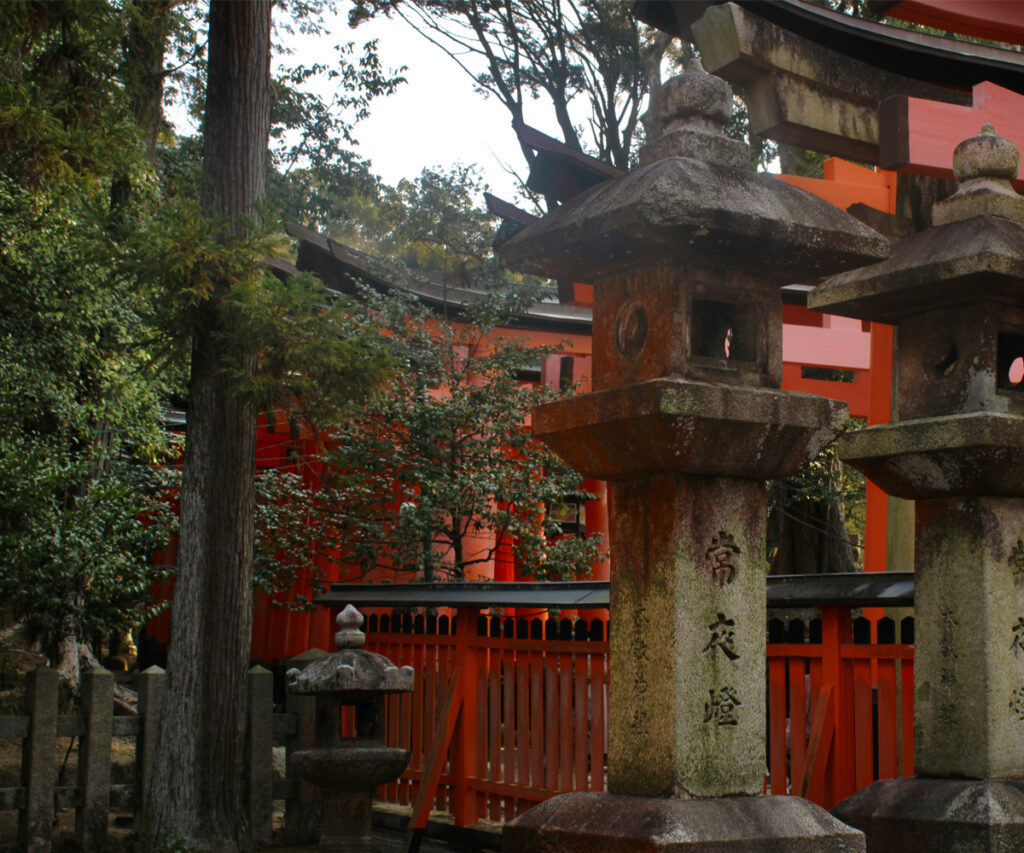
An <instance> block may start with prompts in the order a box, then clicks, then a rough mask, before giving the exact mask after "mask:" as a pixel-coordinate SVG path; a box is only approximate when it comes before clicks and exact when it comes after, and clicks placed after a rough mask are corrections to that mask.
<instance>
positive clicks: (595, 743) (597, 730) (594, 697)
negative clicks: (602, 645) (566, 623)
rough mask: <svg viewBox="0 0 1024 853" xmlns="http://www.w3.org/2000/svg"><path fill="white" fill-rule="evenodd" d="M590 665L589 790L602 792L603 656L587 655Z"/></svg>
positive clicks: (605, 717)
mask: <svg viewBox="0 0 1024 853" xmlns="http://www.w3.org/2000/svg"><path fill="white" fill-rule="evenodd" d="M588 661H589V664H590V790H591V791H603V790H604V789H605V779H604V752H605V747H604V728H605V720H606V719H607V713H606V711H607V709H606V707H605V705H606V702H607V698H606V695H605V689H604V685H605V681H604V665H605V656H604V655H588Z"/></svg>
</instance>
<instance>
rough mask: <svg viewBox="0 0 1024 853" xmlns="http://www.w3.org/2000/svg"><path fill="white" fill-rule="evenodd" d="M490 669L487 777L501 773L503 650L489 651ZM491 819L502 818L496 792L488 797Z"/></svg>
mask: <svg viewBox="0 0 1024 853" xmlns="http://www.w3.org/2000/svg"><path fill="white" fill-rule="evenodd" d="M487 655H488V665H489V667H490V671H489V672H488V675H487V701H488V702H489V703H490V705H489V707H488V709H487V771H488V772H487V778H489V779H493V778H495V777H498V776H500V775H501V652H500V651H490V650H488V651H487ZM487 813H488V816H489V817H490V818H491V820H501V800H500V799H498V797H497V796H496V795H494V794H492V795H491V796H489V797H488V799H487Z"/></svg>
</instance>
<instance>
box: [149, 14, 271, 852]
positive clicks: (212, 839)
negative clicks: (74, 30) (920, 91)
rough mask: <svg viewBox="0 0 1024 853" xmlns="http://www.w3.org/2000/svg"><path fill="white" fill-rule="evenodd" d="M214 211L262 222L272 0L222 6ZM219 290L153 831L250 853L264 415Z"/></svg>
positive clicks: (200, 357)
mask: <svg viewBox="0 0 1024 853" xmlns="http://www.w3.org/2000/svg"><path fill="white" fill-rule="evenodd" d="M208 68H209V70H208V77H207V96H206V123H205V134H206V135H205V142H204V150H203V157H204V160H203V213H204V215H206V216H207V217H211V218H223V220H224V221H225V222H227V223H228V224H229V228H230V229H233V230H234V232H235V233H240V232H241V231H242V230H243V229H244V227H245V222H246V221H255V219H256V213H257V204H258V202H259V201H260V199H261V198H262V196H263V192H264V186H265V167H266V149H267V138H268V133H269V74H270V0H248V2H230V1H229V0H214V2H212V3H211V5H210V29H209V66H208ZM230 286H231V285H230V282H219V283H218V284H217V286H216V289H215V293H214V295H213V296H212V297H211V299H210V300H209V301H208V302H207V303H206V304H205V305H204V306H203V307H202V308H201V310H200V318H199V321H198V323H197V326H196V328H195V331H194V333H193V346H192V373H191V380H190V388H189V408H188V427H187V432H186V445H185V465H184V474H183V480H182V489H181V533H180V538H179V546H178V574H177V579H176V581H175V589H174V602H173V615H172V625H171V642H170V650H169V654H168V662H167V665H168V685H167V694H166V697H165V700H164V711H163V718H162V720H161V734H160V746H159V749H158V756H157V764H156V771H155V779H154V785H153V789H152V797H151V800H150V803H149V811H148V825H147V827H146V829H147V831H148V832H149V833H150V834H151V835H152V836H153V837H154V838H156V839H158V840H167V839H171V838H175V837H184V838H187V839H188V840H189V841H190V843H191V845H192V847H193V849H199V850H215V851H238V850H247V849H250V848H251V843H250V840H249V836H250V833H249V827H248V826H247V822H246V817H245V813H246V809H245V808H244V802H245V774H244V773H243V764H242V761H243V755H244V746H245V743H244V740H245V720H246V713H245V711H246V708H245V692H244V684H245V674H246V670H247V667H248V661H249V643H250V635H251V632H252V589H251V585H252V542H253V473H254V453H255V443H256V417H255V416H256V412H255V411H254V408H253V407H252V405H251V404H250V403H249V402H247V401H246V399H245V398H244V397H243V396H240V395H239V394H238V393H237V391H238V380H237V379H235V378H233V377H232V376H231V374H229V373H228V372H227V371H226V370H225V365H226V362H227V361H228V360H229V359H233V361H234V364H235V365H236V366H238V365H241V366H242V369H243V373H251V372H252V370H253V369H254V366H255V355H254V353H252V352H239V351H237V349H233V347H235V346H236V345H233V344H231V343H230V342H229V341H227V340H226V339H225V336H224V334H223V317H222V314H221V310H222V308H221V300H222V299H223V297H224V295H225V294H226V293H227V291H228V289H229V288H230Z"/></svg>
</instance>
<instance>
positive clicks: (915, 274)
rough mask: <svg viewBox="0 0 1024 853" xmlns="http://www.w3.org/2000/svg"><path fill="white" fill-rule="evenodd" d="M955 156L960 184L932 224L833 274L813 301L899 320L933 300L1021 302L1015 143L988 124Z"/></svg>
mask: <svg viewBox="0 0 1024 853" xmlns="http://www.w3.org/2000/svg"><path fill="white" fill-rule="evenodd" d="M953 157H954V159H953V168H954V172H955V174H956V176H957V180H958V181H960V187H959V189H958V190H957V192H956V193H955V194H954V195H952V196H950V197H949V198H948V199H946V200H945V201H940V202H938V203H937V204H936V205H935V208H934V210H933V212H932V220H933V227H932V228H928V229H926V230H924V231H919V232H918V233H916V234H913V235H911V236H910V237H907V238H906V239H905V240H902V241H900V242H899V243H897V244H896V246H895V247H894V248H893V251H892V255H891V256H890V257H889V258H888V259H886V260H884V261H882V262H881V263H877V264H872V265H870V266H866V267H862V268H860V269H856V270H851V271H849V272H845V273H840V274H839V275H836V276H835V277H833V278H831V279H829V280H828V281H827V282H825V283H824V284H822V285H821V286H820V287H818V288H816V289H815V290H814V291H813V292H812V293H811V294H810V295H809V296H808V298H807V305H808V307H809V308H812V309H814V310H816V311H828V312H830V313H833V314H841V315H843V316H846V317H856V318H859V319H861V320H875V321H878V322H882V323H895V322H897V321H899V319H900V318H901V317H906V316H909V315H912V314H919V313H921V312H922V311H923V310H926V309H928V308H942V307H953V306H957V305H965V304H969V303H977V302H981V301H989V302H997V303H1004V304H1018V303H1020V301H1021V295H1020V294H1021V289H1020V285H1021V282H1022V281H1024V198H1022V197H1021V196H1019V195H1018V194H1017V193H1016V192H1014V190H1013V188H1012V187H1011V186H1010V181H1011V180H1013V179H1015V178H1016V177H1017V172H1018V168H1019V162H1020V156H1019V154H1018V152H1017V147H1016V146H1015V145H1014V144H1013V143H1012V142H1011V141H1009V140H1008V139H1002V138H1001V137H999V136H996V135H995V130H994V129H993V127H992V125H990V124H987V125H985V127H984V128H982V131H981V133H980V134H979V135H978V136H975V137H972V138H971V139H968V140H965V141H964V142H961V143H960V145H958V146H957V148H956V151H955V152H954V155H953Z"/></svg>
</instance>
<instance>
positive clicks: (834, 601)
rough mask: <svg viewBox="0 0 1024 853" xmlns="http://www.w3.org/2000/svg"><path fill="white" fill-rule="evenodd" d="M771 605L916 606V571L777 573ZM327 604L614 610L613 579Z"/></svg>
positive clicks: (444, 586) (456, 586)
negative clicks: (610, 592)
mask: <svg viewBox="0 0 1024 853" xmlns="http://www.w3.org/2000/svg"><path fill="white" fill-rule="evenodd" d="M767 599H768V602H767V603H768V607H772V608H782V607H814V606H819V607H826V606H830V605H843V606H846V607H912V606H913V604H914V573H913V572H852V573H846V574H831V575H777V576H774V577H769V578H768V583H767ZM316 603H317V604H319V605H321V606H323V607H344V606H345V605H346V604H354V605H355V606H357V607H395V606H402V607H479V608H484V607H534V608H553V609H558V610H566V609H580V610H600V609H607V608H608V581H544V582H540V581H533V582H527V583H523V582H517V583H504V582H479V581H474V582H471V581H451V582H449V583H390V584H388V583H384V584H377V583H333V584H331V591H330V592H328V593H325V594H324V595H321V596H319V597H318V598H317V599H316Z"/></svg>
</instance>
